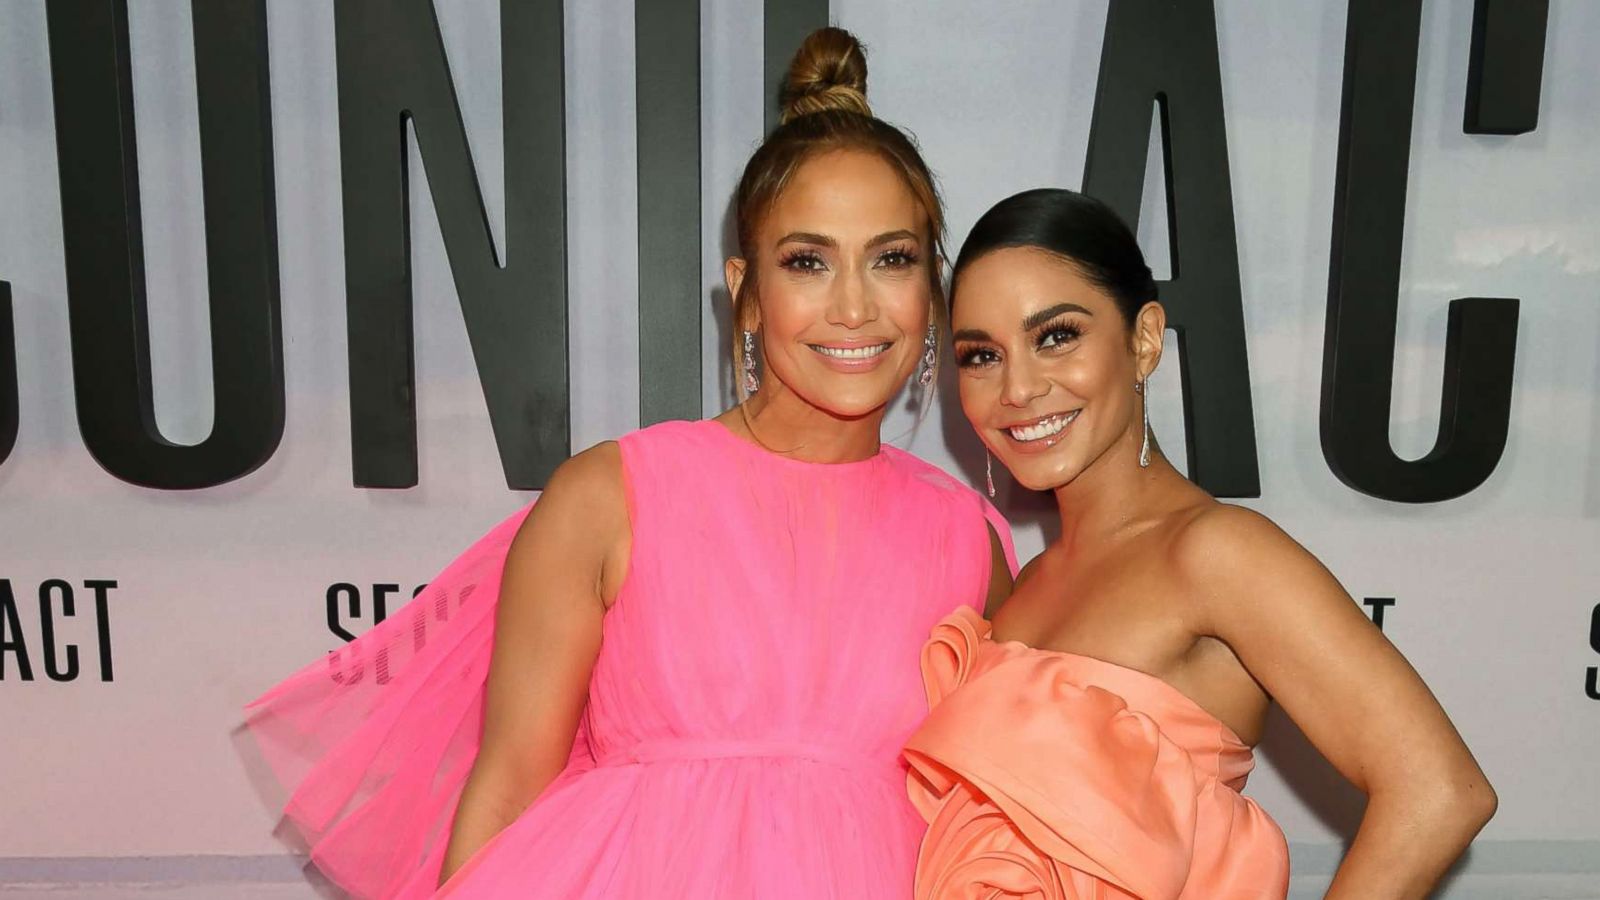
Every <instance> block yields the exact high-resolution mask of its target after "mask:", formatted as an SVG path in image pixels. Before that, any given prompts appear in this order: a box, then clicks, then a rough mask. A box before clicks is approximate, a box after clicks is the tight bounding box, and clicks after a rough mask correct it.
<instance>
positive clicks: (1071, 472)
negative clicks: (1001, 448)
mask: <svg viewBox="0 0 1600 900" xmlns="http://www.w3.org/2000/svg"><path fill="white" fill-rule="evenodd" d="M1006 468H1007V469H1008V470H1009V471H1010V472H1011V478H1012V480H1014V481H1016V483H1017V484H1019V485H1021V486H1022V487H1025V488H1027V489H1028V490H1030V491H1053V490H1055V489H1056V488H1058V487H1061V486H1062V485H1064V484H1067V483H1068V482H1070V481H1072V479H1074V478H1076V477H1078V470H1077V469H1076V468H1073V467H1070V466H1066V465H1053V466H1052V465H1043V466H1041V465H1032V466H1017V467H1015V468H1013V467H1011V466H1009V465H1008V466H1006Z"/></svg>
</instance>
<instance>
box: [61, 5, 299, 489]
mask: <svg viewBox="0 0 1600 900" xmlns="http://www.w3.org/2000/svg"><path fill="white" fill-rule="evenodd" d="M46 12H47V14H48V21H49V27H48V30H49V36H50V73H51V83H52V85H53V87H54V93H55V112H56V158H57V160H58V162H59V164H60V169H61V218H62V224H63V226H64V227H63V231H64V234H63V238H62V240H63V244H64V246H65V248H66V262H67V312H68V317H69V319H70V323H71V332H72V371H73V384H74V387H75V389H76V395H77V407H78V427H79V429H80V430H81V431H82V432H83V441H84V445H85V446H87V447H88V449H89V452H90V453H91V454H92V455H93V456H94V458H95V460H96V461H97V462H99V463H100V465H102V466H104V467H105V469H106V471H108V472H110V473H111V474H113V475H115V476H117V477H118V478H121V479H123V480H125V481H130V482H133V483H134V484H140V485H144V486H146V487H156V488H203V487H211V486H213V485H218V484H222V483H224V482H227V481H231V480H233V479H235V478H240V477H242V476H244V475H247V474H249V473H250V472H252V471H254V470H255V469H256V468H257V467H258V466H260V465H261V464H262V463H264V462H266V461H267V459H268V458H270V457H271V456H272V453H273V451H274V450H276V449H277V447H278V440H279V439H280V438H281V437H282V436H283V356H282V345H281V341H280V338H279V315H278V226H277V219H276V210H275V208H274V203H275V197H274V191H273V176H272V103H271V101H270V98H269V90H270V78H269V77H268V72H267V11H266V5H265V3H264V2H263V0H205V2H195V3H193V4H192V12H191V15H192V16H193V20H194V63H195V81H196V84H197V86H198V94H199V110H200V168H201V177H202V181H201V184H202V185H203V190H204V200H205V208H206V265H207V269H208V280H209V285H208V287H209V290H210V310H211V368H212V372H213V373H214V378H213V393H214V397H215V399H214V403H213V405H214V409H215V414H214V416H213V422H214V425H213V426H212V430H211V434H210V436H208V437H207V438H206V439H205V440H203V441H201V442H200V443H198V444H193V445H183V444H174V443H172V442H171V441H168V440H167V439H166V438H164V437H162V436H161V433H160V431H159V430H158V429H157V428H156V424H155V412H154V405H153V400H152V397H151V385H150V336H149V327H150V325H149V320H148V318H147V316H146V310H145V283H144V240H143V233H142V231H141V225H140V212H139V164H138V158H137V155H136V152H135V150H136V148H135V140H134V124H133V123H134V109H133V81H132V70H131V68H130V65H129V55H128V53H129V51H128V9H127V0H95V2H85V3H71V4H68V3H51V4H49V5H48V6H47V7H46Z"/></svg>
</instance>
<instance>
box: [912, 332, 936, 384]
mask: <svg viewBox="0 0 1600 900" xmlns="http://www.w3.org/2000/svg"><path fill="white" fill-rule="evenodd" d="M922 346H923V351H922V372H921V373H920V374H918V375H917V384H918V385H921V386H922V387H927V386H928V385H930V384H933V367H934V366H935V365H937V364H938V363H939V329H938V327H937V326H934V325H929V326H928V334H927V336H926V337H924V338H923V339H922Z"/></svg>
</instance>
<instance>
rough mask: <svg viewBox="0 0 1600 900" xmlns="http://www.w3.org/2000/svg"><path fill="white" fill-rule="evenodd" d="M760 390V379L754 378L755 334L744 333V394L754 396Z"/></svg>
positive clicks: (751, 332)
mask: <svg viewBox="0 0 1600 900" xmlns="http://www.w3.org/2000/svg"><path fill="white" fill-rule="evenodd" d="M759 390H761V379H759V378H757V377H756V334H755V332H753V331H746V332H745V333H744V392H745V393H746V394H754V393H755V392H756V391H759Z"/></svg>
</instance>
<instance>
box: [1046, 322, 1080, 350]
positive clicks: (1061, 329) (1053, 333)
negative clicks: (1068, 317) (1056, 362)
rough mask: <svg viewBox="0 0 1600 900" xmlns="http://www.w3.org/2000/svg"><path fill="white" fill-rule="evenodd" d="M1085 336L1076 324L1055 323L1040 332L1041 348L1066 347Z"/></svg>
mask: <svg viewBox="0 0 1600 900" xmlns="http://www.w3.org/2000/svg"><path fill="white" fill-rule="evenodd" d="M1082 336H1083V332H1082V331H1080V330H1079V329H1078V326H1076V325H1055V326H1051V327H1049V328H1046V329H1045V330H1044V331H1042V332H1040V334H1039V349H1040V350H1051V349H1054V348H1056V347H1064V346H1066V345H1067V344H1070V343H1072V342H1073V341H1075V340H1077V339H1078V338H1080V337H1082Z"/></svg>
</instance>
